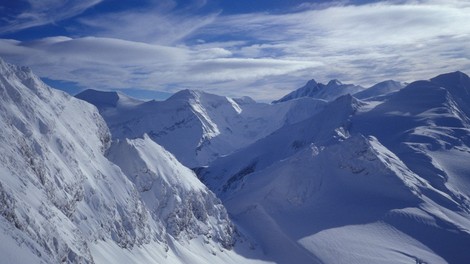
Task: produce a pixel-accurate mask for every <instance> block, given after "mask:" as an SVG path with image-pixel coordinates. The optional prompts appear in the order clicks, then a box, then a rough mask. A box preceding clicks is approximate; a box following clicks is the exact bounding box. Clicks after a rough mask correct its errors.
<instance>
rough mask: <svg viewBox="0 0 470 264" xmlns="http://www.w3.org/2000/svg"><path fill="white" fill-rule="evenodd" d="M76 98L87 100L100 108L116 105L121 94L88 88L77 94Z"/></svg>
mask: <svg viewBox="0 0 470 264" xmlns="http://www.w3.org/2000/svg"><path fill="white" fill-rule="evenodd" d="M75 97H76V98H78V99H81V100H83V101H86V102H88V103H90V104H92V105H95V106H96V107H98V108H101V107H116V106H117V102H118V101H119V94H118V93H117V92H111V91H98V90H93V89H87V90H85V91H83V92H81V93H78V94H76V95H75Z"/></svg>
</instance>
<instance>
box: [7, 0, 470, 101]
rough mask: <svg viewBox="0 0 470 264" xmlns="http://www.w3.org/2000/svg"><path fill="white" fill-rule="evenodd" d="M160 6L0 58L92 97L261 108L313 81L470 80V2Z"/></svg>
mask: <svg viewBox="0 0 470 264" xmlns="http://www.w3.org/2000/svg"><path fill="white" fill-rule="evenodd" d="M160 3H161V5H160V6H159V7H158V8H157V7H156V8H154V9H149V10H133V11H128V12H121V13H115V14H109V15H104V16H102V17H94V18H87V19H86V20H85V19H82V20H81V21H82V23H84V24H86V25H87V26H88V27H89V28H91V29H94V35H95V36H97V37H82V38H67V37H56V38H47V39H41V40H36V41H32V42H18V41H13V40H1V42H0V56H4V57H6V59H7V60H9V61H12V62H15V63H19V64H22V65H31V66H32V68H33V70H34V71H35V72H37V73H39V74H40V75H41V76H43V77H48V78H51V79H59V80H66V81H72V82H76V83H78V84H80V85H82V86H84V87H88V88H109V89H110V88H129V87H135V88H143V89H159V90H164V91H167V92H175V91H176V90H178V89H183V88H192V89H204V90H207V91H210V92H214V93H219V94H227V95H231V96H241V95H249V96H253V97H255V98H257V99H261V100H272V99H277V98H278V97H280V96H282V95H283V94H285V93H287V92H289V91H290V90H292V89H294V88H296V87H300V86H301V85H303V84H304V83H305V82H306V81H307V80H309V79H311V78H315V79H316V80H317V81H322V82H326V81H328V80H329V79H333V78H337V79H340V80H342V81H344V82H349V83H356V84H360V85H364V86H367V85H372V84H374V83H376V82H379V81H382V80H385V79H396V80H399V81H413V80H416V79H425V78H431V77H433V76H435V75H437V74H440V73H444V72H449V71H455V70H461V71H464V72H467V73H469V72H470V49H468V45H467V43H470V27H469V26H468V21H470V3H469V2H468V1H459V0H449V1H443V0H416V1H404V0H390V1H384V2H380V3H376V4H365V5H352V4H348V2H345V1H343V2H341V1H337V2H335V3H334V4H333V5H328V6H320V7H319V6H314V7H315V9H309V8H311V6H310V7H309V6H306V5H304V6H302V7H301V8H299V9H297V11H296V12H295V13H285V14H269V13H256V14H242V15H223V13H216V14H209V15H204V16H203V15H189V14H190V13H191V12H189V13H188V12H185V11H184V10H183V11H178V12H168V13H165V12H163V11H164V10H167V11H172V10H173V9H174V4H175V3H174V1H171V0H168V1H160ZM204 4H205V2H204V1H201V3H200V5H204ZM155 10H157V12H156V11H155ZM142 25H146V26H142ZM147 25H148V26H147Z"/></svg>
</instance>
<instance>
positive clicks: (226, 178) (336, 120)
mask: <svg viewBox="0 0 470 264" xmlns="http://www.w3.org/2000/svg"><path fill="white" fill-rule="evenodd" d="M360 105H361V103H360V102H359V101H357V100H356V99H355V98H353V97H352V96H350V95H344V96H342V97H340V98H338V99H336V100H335V101H333V102H331V103H329V104H328V105H327V106H326V107H325V108H324V109H323V110H322V111H320V112H319V113H317V114H316V115H314V116H313V117H311V118H308V119H306V120H304V121H301V122H298V123H294V124H291V125H286V126H284V127H282V128H280V129H279V130H277V131H276V132H274V133H272V134H271V135H269V136H267V137H265V138H263V139H260V140H258V141H257V142H255V143H253V144H251V145H249V146H247V147H246V148H243V149H241V150H239V151H237V152H235V153H233V154H232V155H228V156H226V157H222V158H219V159H217V160H215V161H214V162H213V163H211V164H210V166H209V168H208V169H207V170H206V169H204V170H201V172H200V175H199V176H200V177H201V178H202V179H203V182H205V183H206V184H207V185H208V186H209V187H210V188H211V189H212V190H216V193H219V194H220V195H222V196H223V195H224V192H225V191H226V190H227V189H233V188H236V187H237V186H239V185H240V183H241V182H243V178H244V177H246V175H248V174H251V173H253V172H255V171H258V170H262V169H264V168H266V167H268V166H270V165H271V164H273V163H276V162H279V161H280V160H283V159H285V158H287V157H289V156H291V155H293V154H294V153H296V152H298V151H299V150H300V149H303V148H306V147H308V146H309V145H310V144H311V143H315V144H316V145H318V146H324V145H329V144H332V143H334V142H337V141H338V140H342V139H344V138H346V137H348V132H347V131H348V128H349V126H350V121H349V119H350V117H351V116H352V115H353V114H354V112H355V111H356V110H357V108H358V107H359V106H360Z"/></svg>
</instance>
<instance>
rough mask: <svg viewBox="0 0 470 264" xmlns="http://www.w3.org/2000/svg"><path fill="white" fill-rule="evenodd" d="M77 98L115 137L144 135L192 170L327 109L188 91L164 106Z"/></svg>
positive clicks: (99, 95) (307, 101) (306, 102)
mask: <svg viewBox="0 0 470 264" xmlns="http://www.w3.org/2000/svg"><path fill="white" fill-rule="evenodd" d="M77 97H78V98H81V99H83V100H86V101H88V102H90V103H93V104H95V105H96V106H97V107H98V109H99V110H100V113H101V114H102V115H103V117H104V119H105V120H106V122H107V124H108V125H109V127H110V130H111V134H112V136H113V138H116V139H123V138H137V137H142V136H143V135H144V134H148V136H149V137H150V138H151V139H152V140H154V141H155V142H157V143H158V144H160V145H162V146H163V147H165V148H166V149H167V150H169V151H170V152H171V153H173V154H174V155H175V156H176V158H177V159H178V160H179V161H181V162H182V163H183V164H184V165H186V166H188V167H190V168H194V167H199V166H203V165H207V164H208V163H209V162H210V161H212V160H214V159H216V158H217V157H219V156H223V155H227V154H230V153H231V152H233V151H235V150H237V149H239V148H241V147H244V146H247V145H249V144H251V143H253V142H255V141H256V140H258V139H261V138H263V137H265V136H267V135H269V134H270V133H272V132H273V131H275V130H277V129H278V128H280V127H282V126H284V125H286V124H292V123H296V122H299V121H301V120H303V119H306V118H308V117H309V116H311V115H312V114H314V113H316V112H318V111H319V110H321V109H322V108H323V107H324V106H325V105H326V102H325V101H323V100H316V99H313V98H303V99H301V100H295V101H291V102H286V103H282V104H276V105H270V104H264V103H256V102H255V101H253V100H252V99H251V98H246V97H245V98H239V99H232V98H229V97H225V96H218V95H214V94H209V93H205V92H202V91H192V90H183V91H180V92H178V93H176V94H174V95H173V96H171V97H170V98H168V99H167V100H166V101H162V102H159V101H149V102H140V103H135V104H134V101H132V103H129V101H130V100H129V99H128V98H126V97H124V96H122V95H119V94H117V93H109V92H97V91H85V92H83V93H81V94H78V95H77ZM116 98H117V99H118V100H115V99H116ZM121 101H124V102H121Z"/></svg>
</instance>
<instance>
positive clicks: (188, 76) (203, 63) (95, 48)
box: [0, 37, 319, 95]
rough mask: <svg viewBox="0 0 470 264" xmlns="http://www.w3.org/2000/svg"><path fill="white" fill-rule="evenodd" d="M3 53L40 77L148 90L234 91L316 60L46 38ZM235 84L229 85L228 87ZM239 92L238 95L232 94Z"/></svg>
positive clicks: (5, 43)
mask: <svg viewBox="0 0 470 264" xmlns="http://www.w3.org/2000/svg"><path fill="white" fill-rule="evenodd" d="M0 55H1V56H3V57H4V58H6V60H7V61H10V62H13V63H16V64H20V65H25V64H26V65H29V66H30V67H31V68H32V69H33V71H34V72H36V73H37V74H39V75H40V76H42V77H47V78H50V79H55V80H65V81H70V82H76V83H78V84H79V85H81V86H83V87H87V88H97V89H116V88H117V89H119V88H129V87H135V88H144V89H160V90H165V89H167V86H168V85H169V84H171V86H176V88H174V89H176V90H167V91H169V92H176V91H177V90H179V89H182V88H185V87H188V88H195V89H209V90H211V91H213V92H218V93H223V94H226V93H227V92H226V91H220V90H219V88H224V87H225V88H226V87H229V86H230V89H234V90H236V89H235V86H236V85H237V84H238V82H244V83H246V82H252V81H253V80H257V79H261V78H266V77H269V76H276V75H280V74H281V75H283V74H289V73H295V72H297V71H300V70H305V69H308V68H315V67H318V65H319V64H318V63H314V62H306V61H295V60H281V59H252V58H230V55H231V53H230V52H228V51H227V50H225V49H222V48H207V47H206V48H200V47H197V48H193V49H190V48H188V47H179V48H174V47H168V46H161V45H155V44H146V43H141V42H132V41H127V40H120V39H112V38H97V37H85V38H77V39H72V38H68V37H54V38H45V39H40V40H36V41H32V42H20V41H14V40H0ZM227 83H231V85H227ZM228 93H229V94H232V95H235V94H236V93H231V92H228Z"/></svg>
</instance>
